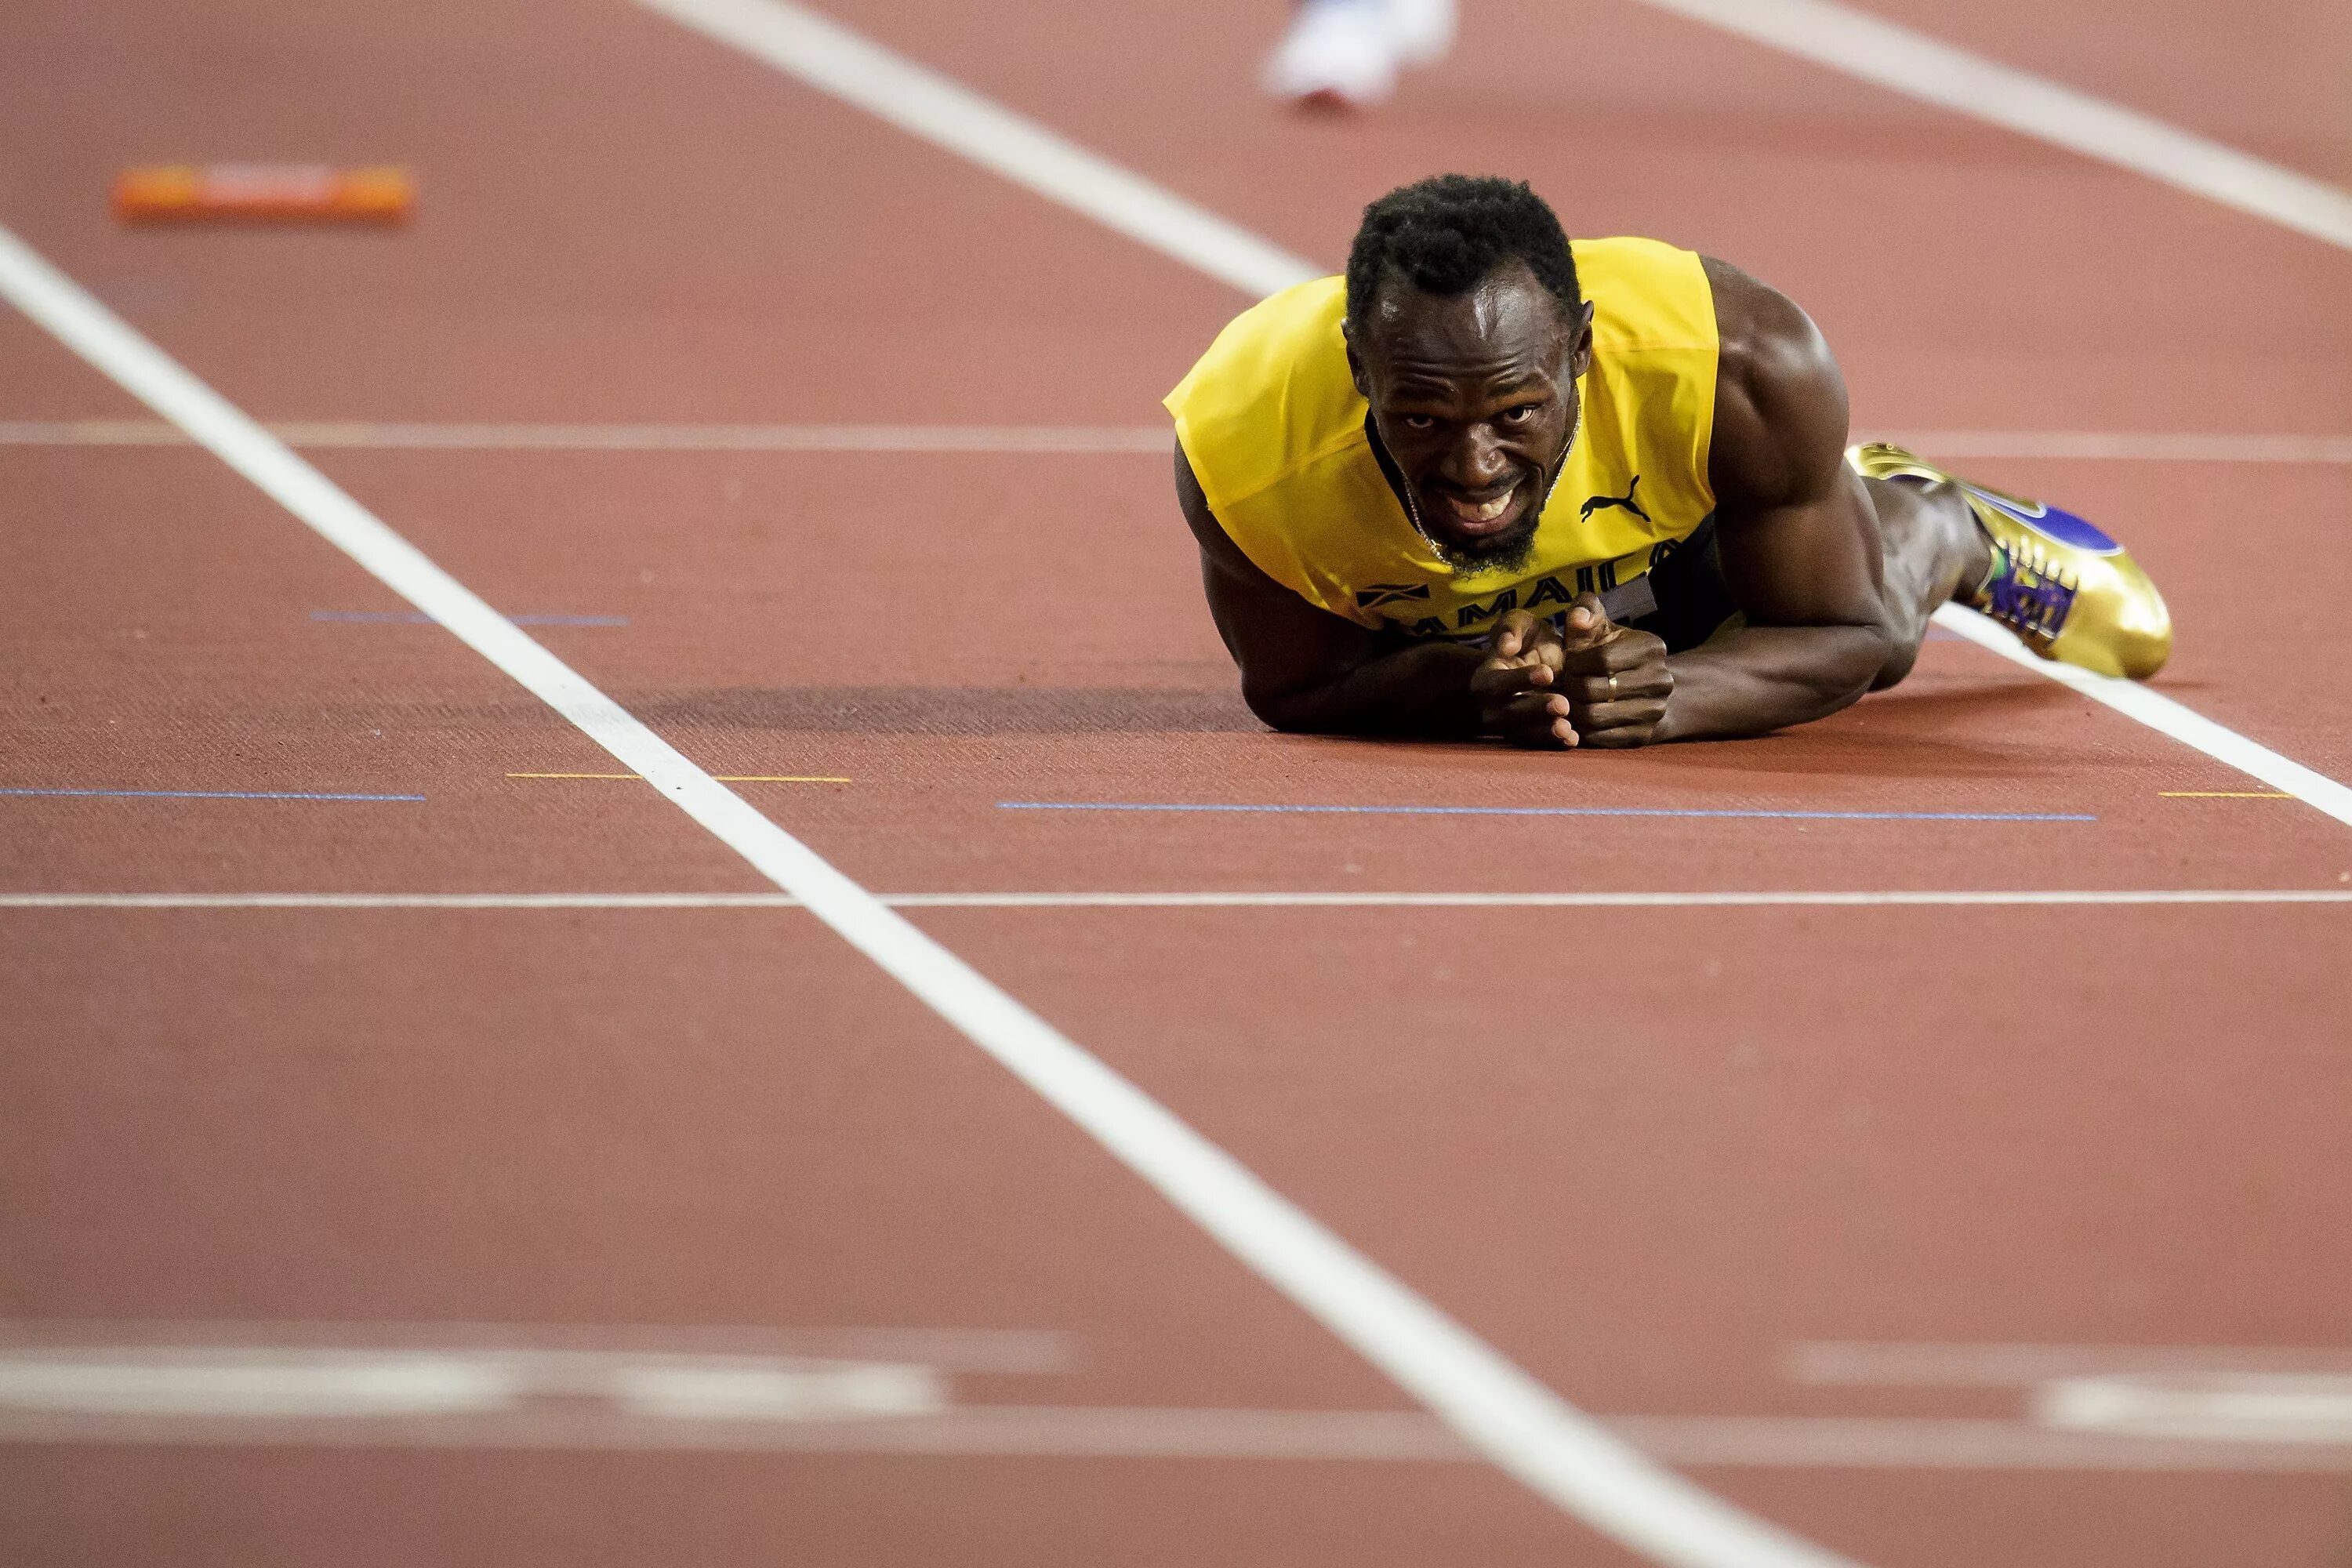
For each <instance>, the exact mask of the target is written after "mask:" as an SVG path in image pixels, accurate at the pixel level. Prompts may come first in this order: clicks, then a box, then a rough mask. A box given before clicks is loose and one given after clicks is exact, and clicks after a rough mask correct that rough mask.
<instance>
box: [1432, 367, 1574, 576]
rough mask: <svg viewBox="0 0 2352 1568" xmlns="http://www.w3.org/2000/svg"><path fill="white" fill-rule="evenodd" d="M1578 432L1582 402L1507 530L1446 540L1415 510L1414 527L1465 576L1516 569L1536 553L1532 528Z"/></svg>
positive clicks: (1537, 525)
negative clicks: (1534, 491)
mask: <svg viewBox="0 0 2352 1568" xmlns="http://www.w3.org/2000/svg"><path fill="white" fill-rule="evenodd" d="M1582 434H1584V405H1582V404H1581V403H1580V404H1578V405H1577V409H1576V422H1575V423H1574V424H1572V425H1570V426H1569V427H1568V443H1567V445H1565V446H1563V447H1560V449H1559V461H1558V462H1556V463H1554V464H1553V465H1552V466H1551V472H1550V473H1549V474H1546V475H1542V476H1540V478H1541V479H1542V484H1541V488H1540V490H1539V492H1538V495H1537V496H1536V499H1535V502H1534V504H1533V505H1531V506H1529V507H1528V515H1527V516H1525V517H1523V518H1521V519H1520V520H1519V521H1518V522H1517V524H1515V525H1514V526H1513V527H1512V529H1511V531H1509V532H1508V533H1498V534H1495V535H1494V536H1492V537H1491V538H1486V539H1481V540H1478V541H1477V542H1475V543H1472V542H1464V541H1458V540H1449V539H1447V538H1445V537H1444V536H1443V535H1441V534H1439V533H1437V532H1435V531H1432V530H1430V529H1427V528H1423V527H1421V518H1420V515H1419V513H1418V512H1417V511H1416V512H1415V514H1414V517H1413V524H1414V526H1415V527H1416V528H1417V529H1419V530H1420V533H1421V536H1422V538H1423V539H1425V540H1427V541H1428V542H1429V547H1430V548H1431V549H1432V550H1434V551H1435V552H1437V558H1438V559H1439V560H1440V561H1443V562H1444V563H1445V564H1446V566H1447V567H1448V568H1449V569H1451V570H1453V571H1455V572H1460V573H1464V574H1469V575H1483V574H1486V573H1489V572H1517V571H1518V570H1519V569H1520V568H1521V567H1524V566H1525V565H1526V564H1527V563H1528V559H1529V558H1530V557H1532V556H1533V555H1534V554H1535V552H1536V531H1537V530H1538V529H1540V528H1541V527H1542V526H1543V520H1544V513H1545V512H1546V511H1547V510H1549V509H1550V506H1551V492H1552V489H1553V488H1554V487H1555V486H1557V485H1558V484H1559V476H1560V475H1562V474H1563V473H1566V472H1567V471H1568V455H1569V454H1570V452H1573V451H1575V450H1576V438H1577V437H1579V436H1581V435H1582ZM1536 479H1538V475H1535V474H1530V475H1528V478H1527V479H1525V480H1522V481H1521V482H1522V483H1533V482H1535V481H1536Z"/></svg>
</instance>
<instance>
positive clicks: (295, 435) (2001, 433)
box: [0, 419, 2352, 613]
mask: <svg viewBox="0 0 2352 1568" xmlns="http://www.w3.org/2000/svg"><path fill="white" fill-rule="evenodd" d="M265 428H267V429H268V431H269V433H270V434H271V435H273V436H276V437H278V439H279V440H281V441H283V442H285V443H286V444H287V445H288V446H289V447H297V448H301V449H307V450H314V451H337V450H365V451H436V452H437V451H452V450H456V451H474V452H647V451H655V452H951V453H962V454H983V453H990V452H1006V453H1022V452H1034V453H1038V454H1042V455H1049V456H1076V455H1092V454H1103V453H1128V454H1133V455H1142V456H1149V457H1154V458H1164V457H1166V456H1167V455H1168V452H1169V447H1170V443H1171V440H1172V439H1173V437H1171V435H1170V433H1169V430H1168V427H1167V426H1165V425H1114V426H1078V425H1066V426H1064V425H491V424H481V425H419V424H402V423H383V424H363V423H352V422H341V423H335V422H326V421H309V422H297V423H289V424H277V425H270V426H265ZM1854 439H1856V440H1858V441H1892V442H1894V443H1895V444H1896V445H1897V446H1903V447H1910V448H1911V449H1912V450H1914V451H1916V452H1923V453H1926V454H1927V455H1928V456H1931V457H1937V458H2082V459H2088V460H2093V461H2126V462H2186V463H2272V464H2279V463H2286V464H2337V463H2352V436H2288V435H2226V434H2212V433H2210V432H2209V433H2202V434H2200V433H2192V432H2181V433H2178V434H2165V433H2163V432H2160V431H2096V430H1877V431H1872V430H1860V431H1857V432H1856V433H1855V436H1854ZM192 446H194V442H193V441H191V440H189V438H188V437H187V435H186V434H185V433H184V431H182V430H181V429H180V428H179V427H178V426H173V425H167V424H165V423H163V421H162V420H157V419H69V420H23V419H19V420H0V447H192ZM314 613H315V612H314Z"/></svg>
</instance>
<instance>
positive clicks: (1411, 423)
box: [1402, 414, 1437, 430]
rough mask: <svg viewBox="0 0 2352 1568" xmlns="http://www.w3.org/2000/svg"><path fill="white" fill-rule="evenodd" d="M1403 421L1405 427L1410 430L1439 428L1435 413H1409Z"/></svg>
mask: <svg viewBox="0 0 2352 1568" xmlns="http://www.w3.org/2000/svg"><path fill="white" fill-rule="evenodd" d="M1402 423H1403V425H1404V427H1405V428H1406V429H1408V430H1434V429H1436V428H1437V419H1436V417H1435V416H1433V415H1428V414H1408V415H1406V416H1404V419H1403V421H1402Z"/></svg>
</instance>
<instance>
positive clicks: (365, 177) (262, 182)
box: [114, 163, 416, 223]
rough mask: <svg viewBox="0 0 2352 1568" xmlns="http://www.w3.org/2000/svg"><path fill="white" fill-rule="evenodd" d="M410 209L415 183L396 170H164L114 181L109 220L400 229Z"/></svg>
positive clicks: (292, 166)
mask: <svg viewBox="0 0 2352 1568" xmlns="http://www.w3.org/2000/svg"><path fill="white" fill-rule="evenodd" d="M415 205H416V182H415V180H413V179H412V178H410V177H409V174H408V171H407V170H405V169H400V168H389V167H387V168H376V169H331V168H327V167H325V166H323V165H320V164H308V163H212V164H207V165H204V166H201V167H199V166H197V165H194V164H165V165H161V166H156V167H151V168H143V169H126V170H124V171H123V172H122V173H121V174H118V175H116V176H115V179H114V216H117V217H119V218H121V219H122V220H123V221H124V222H125V223H152V222H167V221H177V220H187V219H199V218H252V219H264V220H273V221H281V222H317V223H401V222H404V221H405V220H406V219H407V217H408V216H409V214H410V213H411V212H412V211H414V210H415Z"/></svg>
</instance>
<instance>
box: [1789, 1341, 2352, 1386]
mask: <svg viewBox="0 0 2352 1568" xmlns="http://www.w3.org/2000/svg"><path fill="white" fill-rule="evenodd" d="M1782 1370H1783V1371H1784V1372H1785V1373H1787V1375H1788V1376H1789V1377H1790V1378H1791V1379H1792V1380H1794V1381H1796V1382H1798V1383H1805V1384H1823V1385H1832V1386H1854V1387H1864V1388H2031V1387H2034V1386H2036V1385H2038V1384H2044V1383H2049V1382H2053V1381H2056V1380H2060V1379H2064V1378H2073V1377H2107V1376H2135V1375H2143V1374H2145V1375H2158V1376H2160V1375H2193V1374H2200V1373H2216V1374H2222V1373H2278V1374H2283V1375H2284V1374H2309V1375H2314V1376H2336V1377H2352V1349H2345V1348H2321V1347H2317V1346H2308V1347H2295V1346H2287V1345H2053V1344H1969V1343H1960V1342H1923V1343H1903V1342H1891V1341H1876V1340H1816V1341H1809V1342H1802V1343H1799V1344H1795V1345H1791V1346H1790V1348H1789V1352H1788V1355H1787V1357H1786V1358H1785V1363H1784V1365H1783V1368H1782Z"/></svg>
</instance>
